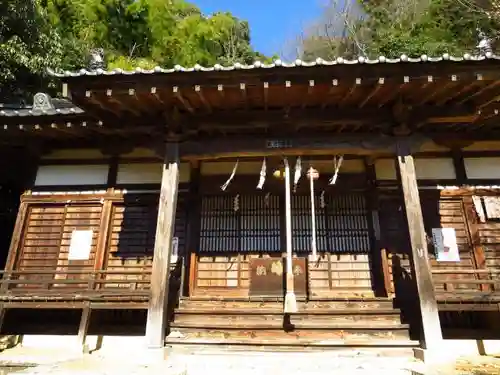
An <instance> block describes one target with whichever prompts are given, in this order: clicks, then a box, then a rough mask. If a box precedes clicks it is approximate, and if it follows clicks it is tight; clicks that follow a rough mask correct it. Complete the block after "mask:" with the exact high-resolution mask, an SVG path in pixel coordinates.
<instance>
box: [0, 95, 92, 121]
mask: <svg viewBox="0 0 500 375" xmlns="http://www.w3.org/2000/svg"><path fill="white" fill-rule="evenodd" d="M80 113H84V111H83V110H82V109H81V108H78V107H76V106H75V105H74V104H73V103H71V102H70V101H69V100H65V99H52V98H50V96H48V95H47V94H44V93H38V94H36V95H35V97H34V100H33V105H31V106H14V105H6V104H1V103H0V117H25V116H54V115H71V114H80Z"/></svg>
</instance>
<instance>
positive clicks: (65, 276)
mask: <svg viewBox="0 0 500 375" xmlns="http://www.w3.org/2000/svg"><path fill="white" fill-rule="evenodd" d="M0 274H1V275H2V278H1V279H0V290H1V291H2V292H4V293H5V292H13V291H20V292H21V291H22V292H29V291H38V292H40V290H45V291H51V290H57V291H59V290H61V289H64V291H65V292H68V293H70V292H81V291H82V290H84V291H88V292H91V291H97V290H100V291H103V290H108V289H114V290H131V291H135V290H139V289H147V288H146V286H147V285H148V284H149V283H150V272H147V271H143V270H134V271H122V270H120V271H111V270H98V271H90V272H89V271H73V270H67V271H66V270H46V269H44V270H29V271H24V270H23V271H0ZM113 276H115V277H113ZM117 276H118V277H130V276H135V277H134V279H132V280H130V279H117V278H116V277H117ZM116 284H120V285H122V284H124V285H127V286H121V287H109V285H116Z"/></svg>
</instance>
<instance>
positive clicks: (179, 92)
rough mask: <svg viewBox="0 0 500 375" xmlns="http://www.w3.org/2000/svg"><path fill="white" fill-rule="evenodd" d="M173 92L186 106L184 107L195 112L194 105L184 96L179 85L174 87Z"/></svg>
mask: <svg viewBox="0 0 500 375" xmlns="http://www.w3.org/2000/svg"><path fill="white" fill-rule="evenodd" d="M172 92H173V94H174V97H176V98H177V100H178V101H179V102H180V103H181V104H182V105H183V106H184V109H185V110H186V111H188V112H190V113H193V112H194V109H193V107H192V106H191V104H189V102H188V101H187V100H186V99H185V98H184V97H183V96H182V94H181V91H180V89H179V87H178V86H174V87H172Z"/></svg>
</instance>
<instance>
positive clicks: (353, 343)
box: [165, 337, 420, 350]
mask: <svg viewBox="0 0 500 375" xmlns="http://www.w3.org/2000/svg"><path fill="white" fill-rule="evenodd" d="M165 344H166V345H167V346H168V345H216V346H229V345H234V346H250V347H259V346H263V347H265V346H268V347H287V346H288V347H296V348H300V349H301V350H302V349H304V348H307V347H316V348H346V347H347V348H401V347H403V348H417V347H419V346H420V343H419V342H418V341H415V340H371V339H368V340H354V339H353V340H349V339H347V340H322V341H311V340H309V339H304V340H301V339H288V340H286V339H280V340H279V341H274V340H265V339H260V340H258V341H256V340H255V339H252V338H248V339H243V338H241V339H236V340H235V339H206V338H188V339H182V338H170V337H167V339H166V341H165Z"/></svg>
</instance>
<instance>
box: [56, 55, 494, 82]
mask: <svg viewBox="0 0 500 375" xmlns="http://www.w3.org/2000/svg"><path fill="white" fill-rule="evenodd" d="M483 60H500V55H495V54H493V53H486V54H485V55H474V54H469V53H466V54H464V55H463V56H451V55H449V54H447V53H445V54H443V55H442V56H437V57H430V56H427V55H422V56H420V57H416V58H415V57H409V56H407V55H401V56H400V57H399V58H396V59H392V58H388V57H384V56H380V57H379V58H377V59H369V58H366V57H358V58H357V59H344V58H342V57H339V58H337V59H334V60H323V59H321V58H317V59H316V60H313V61H303V60H299V59H298V60H295V61H294V62H291V63H287V62H284V61H281V60H275V61H273V62H272V63H269V64H266V63H263V62H260V61H256V62H254V63H253V64H250V65H245V64H240V63H236V64H234V65H231V66H222V65H220V64H215V65H214V66H212V67H203V66H201V65H199V64H196V65H194V66H193V67H189V68H186V67H183V66H181V65H175V66H174V67H173V68H171V69H165V68H161V67H159V66H157V67H155V68H153V69H142V68H136V69H134V70H130V71H129V70H123V69H113V70H103V69H96V70H87V69H81V70H79V71H75V72H70V71H64V72H56V71H54V70H51V69H49V70H48V71H49V74H51V75H52V76H55V77H60V78H62V77H79V76H98V75H108V76H111V75H134V74H155V73H174V72H197V71H200V72H213V71H233V70H251V69H271V68H276V67H284V68H295V67H314V66H332V65H342V64H343V65H356V64H367V65H373V64H397V63H422V62H433V63H437V62H441V61H453V62H462V61H483Z"/></svg>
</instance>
